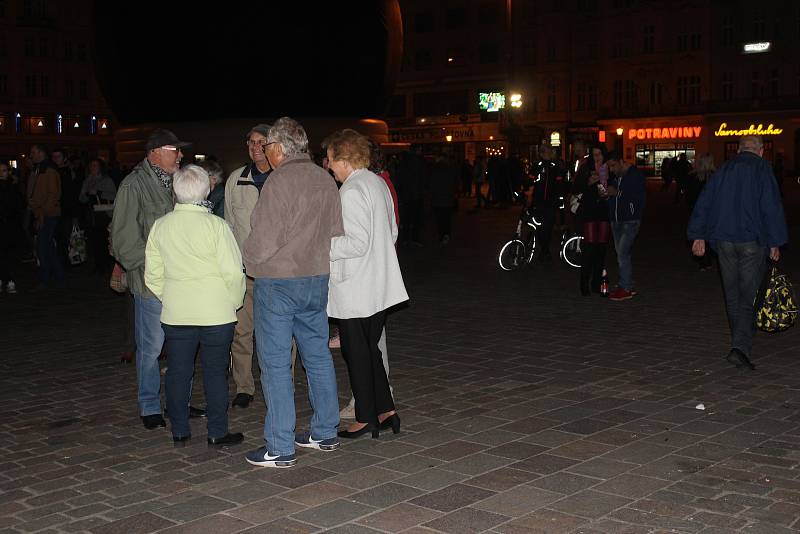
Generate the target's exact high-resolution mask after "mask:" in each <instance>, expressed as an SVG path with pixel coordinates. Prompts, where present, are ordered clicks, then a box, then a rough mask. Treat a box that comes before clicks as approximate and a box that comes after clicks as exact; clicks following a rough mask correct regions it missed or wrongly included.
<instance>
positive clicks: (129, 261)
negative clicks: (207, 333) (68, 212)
mask: <svg viewBox="0 0 800 534" xmlns="http://www.w3.org/2000/svg"><path fill="white" fill-rule="evenodd" d="M188 145H189V143H185V142H183V141H180V140H179V139H178V137H177V136H176V135H175V134H174V133H172V132H170V131H169V130H155V131H154V132H153V133H151V134H150V137H148V139H147V144H146V145H145V149H146V151H147V155H146V157H145V158H144V159H143V160H142V161H141V162H140V163H139V164H138V165H137V166H136V167H134V169H133V171H131V173H130V174H129V175H128V176H127V177H125V179H124V180H123V181H122V183H121V184H120V186H119V191H118V192H117V196H116V199H115V201H114V216H113V219H112V221H111V248H112V252H113V254H114V257H115V258H116V260H117V261H118V262H119V263H120V265H122V267H123V268H124V269H125V271H127V277H128V287H129V289H130V292H131V294H133V300H134V332H135V336H136V378H137V381H138V384H139V395H138V397H139V414H140V415H141V418H142V423H143V424H144V427H145V428H147V429H153V428H158V427H163V426H166V422H165V421H164V417H163V416H162V415H161V393H160V392H161V373H160V372H159V369H158V356H159V354H161V348H162V346H163V345H164V331H163V330H162V329H161V301H159V300H158V299H157V298H156V297H155V295H153V293H152V292H151V291H150V290H149V289H148V288H147V286H145V284H144V251H145V245H146V244H147V236H148V235H149V234H150V229H151V228H152V227H153V223H154V222H155V221H156V219H158V218H159V217H161V216H163V215H166V214H167V213H169V212H171V211H172V208H173V205H174V202H173V200H172V175H173V174H174V173H175V171H177V170H178V166H179V164H180V161H181V158H182V157H183V153H182V152H181V149H183V148H184V147H186V146H188ZM190 413H191V415H193V416H195V417H197V416H203V415H205V414H204V412H203V411H202V410H197V409H194V408H191V409H190Z"/></svg>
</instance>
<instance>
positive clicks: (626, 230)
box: [606, 153, 647, 300]
mask: <svg viewBox="0 0 800 534" xmlns="http://www.w3.org/2000/svg"><path fill="white" fill-rule="evenodd" d="M608 170H610V171H611V172H612V173H613V174H614V177H613V178H612V179H611V180H609V185H608V188H607V189H606V195H607V196H608V219H609V220H610V221H611V232H612V233H613V234H614V248H615V249H616V250H617V264H618V265H619V283H618V284H617V289H615V290H614V291H612V292H611V294H609V295H608V298H609V300H628V299H630V298H633V296H634V295H635V294H636V292H635V291H634V290H633V266H632V264H631V249H632V248H633V241H634V240H635V239H636V235H637V234H638V233H639V226H641V223H642V212H644V205H645V200H646V197H647V193H646V189H645V180H644V175H643V174H642V171H640V170H639V169H637V168H636V167H634V166H633V165H631V164H630V163H628V162H627V161H625V160H623V159H622V156H621V155H620V154H619V153H612V154H609V156H608Z"/></svg>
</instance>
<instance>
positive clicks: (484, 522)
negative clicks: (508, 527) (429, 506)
mask: <svg viewBox="0 0 800 534" xmlns="http://www.w3.org/2000/svg"><path fill="white" fill-rule="evenodd" d="M508 519H509V518H508V517H506V516H504V515H499V514H495V513H491V512H487V511H484V510H475V509H474V508H462V509H461V510H457V511H455V512H450V513H449V514H447V515H444V516H442V517H440V518H438V519H434V520H433V521H428V522H427V523H425V526H427V527H430V528H433V529H436V530H438V531H441V532H452V533H454V534H460V533H461V532H484V531H486V530H488V529H490V528H492V527H494V526H496V525H499V524H501V523H505V522H506V521H508Z"/></svg>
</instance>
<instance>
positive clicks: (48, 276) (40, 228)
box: [28, 144, 64, 289]
mask: <svg viewBox="0 0 800 534" xmlns="http://www.w3.org/2000/svg"><path fill="white" fill-rule="evenodd" d="M31 163H33V170H32V171H31V175H30V177H29V178H28V179H29V180H32V183H31V187H30V191H31V195H30V198H28V208H29V209H30V210H31V213H32V214H33V219H34V227H35V228H36V255H37V256H38V258H39V283H40V286H39V288H40V289H42V288H45V287H47V286H49V285H50V284H51V282H55V283H56V284H58V285H62V284H63V283H64V268H63V266H62V265H61V262H60V261H59V259H58V255H57V254H56V245H55V242H54V241H53V238H54V235H55V231H56V227H57V226H58V220H59V218H60V217H61V176H60V175H59V174H58V170H57V169H56V166H55V164H54V163H53V162H52V161H51V160H50V154H49V153H48V151H47V148H46V147H45V146H44V145H40V144H36V145H33V146H32V147H31Z"/></svg>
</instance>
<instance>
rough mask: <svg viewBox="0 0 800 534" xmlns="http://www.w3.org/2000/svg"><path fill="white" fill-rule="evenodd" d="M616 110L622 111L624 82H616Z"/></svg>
mask: <svg viewBox="0 0 800 534" xmlns="http://www.w3.org/2000/svg"><path fill="white" fill-rule="evenodd" d="M614 109H617V110H619V109H622V80H616V81H615V82H614Z"/></svg>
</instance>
